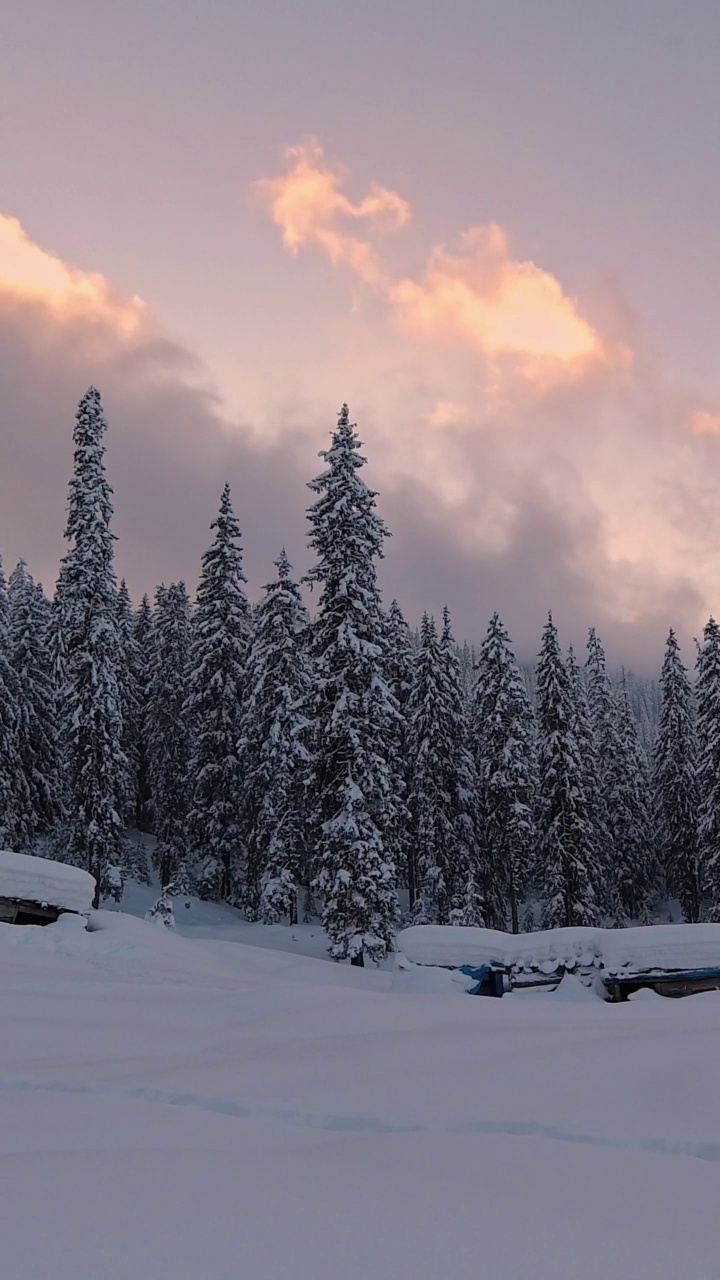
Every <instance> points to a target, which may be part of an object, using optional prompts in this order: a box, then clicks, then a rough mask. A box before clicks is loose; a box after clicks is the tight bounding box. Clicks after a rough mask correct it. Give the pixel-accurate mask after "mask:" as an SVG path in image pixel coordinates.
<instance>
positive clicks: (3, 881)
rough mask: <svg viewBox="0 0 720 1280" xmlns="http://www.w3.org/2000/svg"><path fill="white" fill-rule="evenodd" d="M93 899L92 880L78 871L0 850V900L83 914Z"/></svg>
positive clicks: (84, 872)
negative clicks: (12, 900) (8, 899)
mask: <svg viewBox="0 0 720 1280" xmlns="http://www.w3.org/2000/svg"><path fill="white" fill-rule="evenodd" d="M94 895H95V879H94V877H93V876H91V875H90V874H89V873H88V872H87V871H82V870H81V868H80V867H68V866H66V865H65V863H63V862H52V861H51V860H50V858H33V857H31V856H30V855H29V854H27V853H11V852H10V850H9V849H0V898H17V899H19V900H20V901H22V902H38V903H42V904H46V905H47V906H49V907H60V908H61V909H62V910H64V911H77V912H80V913H81V914H86V913H87V912H88V911H90V909H91V907H92V901H93V897H94Z"/></svg>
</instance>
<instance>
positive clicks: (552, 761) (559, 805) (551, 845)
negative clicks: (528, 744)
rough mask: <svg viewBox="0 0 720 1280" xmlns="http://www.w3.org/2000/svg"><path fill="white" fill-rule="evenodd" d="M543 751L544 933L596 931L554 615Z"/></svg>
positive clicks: (541, 668) (547, 637) (543, 692)
mask: <svg viewBox="0 0 720 1280" xmlns="http://www.w3.org/2000/svg"><path fill="white" fill-rule="evenodd" d="M537 719H538V729H539V749H540V784H539V795H538V834H539V846H540V857H541V886H542V897H543V924H544V927H545V928H550V929H554V928H558V927H562V926H570V925H592V924H595V922H596V907H595V897H594V894H593V888H592V878H591V874H590V871H589V862H590V859H591V857H592V840H591V832H590V830H589V826H588V818H587V798H586V796H585V785H584V775H583V765H582V761H581V759H580V752H579V748H578V743H577V741H576V739H575V735H574V733H573V730H572V721H573V697H572V690H571V687H570V677H569V675H568V670H567V666H566V663H565V660H564V658H563V655H562V652H561V650H560V645H559V643H558V634H557V629H556V627H555V625H554V623H553V620H552V615H550V616H549V617H548V621H547V624H546V626H545V630H544V632H543V641H542V647H541V649H540V655H539V660H538V665H537Z"/></svg>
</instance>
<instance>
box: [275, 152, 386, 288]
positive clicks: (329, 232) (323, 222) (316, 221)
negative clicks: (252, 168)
mask: <svg viewBox="0 0 720 1280" xmlns="http://www.w3.org/2000/svg"><path fill="white" fill-rule="evenodd" d="M285 155H286V159H287V161H288V168H287V172H286V173H284V174H282V175H281V176H280V177H279V178H263V179H261V180H260V181H259V182H256V183H255V190H256V191H257V192H258V194H259V195H260V197H261V199H263V200H264V201H265V203H267V205H268V207H269V208H270V213H271V217H272V219H273V221H274V222H275V223H276V224H277V226H279V227H280V229H281V230H282V237H283V244H284V245H285V248H286V249H289V250H290V252H291V253H293V254H296V253H297V252H298V250H299V249H300V248H302V246H303V245H306V244H316V245H318V246H319V247H320V248H321V249H323V250H324V251H325V252H326V253H327V255H328V257H329V259H330V261H331V262H332V263H333V265H335V266H337V265H339V264H341V263H342V264H345V265H346V266H348V267H350V268H351V269H352V270H353V271H355V272H356V274H357V275H358V276H359V277H360V278H361V279H362V280H364V281H365V282H366V283H368V284H376V283H379V282H380V281H381V279H382V274H383V273H382V271H381V268H380V265H379V263H378V260H377V257H376V254H375V251H374V249H373V247H372V245H371V244H370V243H369V242H368V241H367V240H363V239H360V238H359V237H357V236H355V235H352V234H350V233H349V232H348V231H347V230H346V229H345V224H346V223H347V222H353V221H355V222H361V223H365V224H366V225H367V226H368V227H369V228H371V229H372V231H373V232H375V233H378V232H388V231H396V230H397V229H398V228H399V227H402V226H404V224H405V223H406V222H407V220H408V218H409V217H410V206H409V204H408V203H407V201H406V200H403V198H402V196H399V195H397V194H396V192H394V191H389V190H388V189H387V188H386V187H380V186H378V185H377V184H376V183H373V185H372V187H371V188H370V193H369V195H366V196H365V197H364V198H363V199H362V200H361V201H360V202H359V203H358V204H353V202H352V201H351V200H350V199H348V197H347V196H346V195H345V194H344V193H343V191H342V190H341V184H342V182H343V178H344V176H345V175H344V170H343V169H341V168H338V167H336V168H334V169H333V168H330V167H329V165H328V164H327V163H326V161H325V156H324V153H323V149H322V147H321V146H320V143H319V142H318V141H317V140H316V139H311V140H310V141H308V142H304V143H301V144H300V145H299V146H297V147H289V148H288V150H287V151H286V153H285Z"/></svg>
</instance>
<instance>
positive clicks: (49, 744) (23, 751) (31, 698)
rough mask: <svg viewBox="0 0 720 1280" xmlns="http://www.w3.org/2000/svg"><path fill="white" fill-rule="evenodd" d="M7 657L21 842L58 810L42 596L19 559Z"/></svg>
mask: <svg viewBox="0 0 720 1280" xmlns="http://www.w3.org/2000/svg"><path fill="white" fill-rule="evenodd" d="M8 604H9V632H8V644H9V651H8V652H9V658H10V663H11V666H12V668H13V670H14V672H15V678H16V706H17V722H16V723H17V738H16V741H17V750H18V755H19V761H20V768H21V771H22V775H23V778H24V786H25V787H26V788H27V790H28V801H29V803H28V807H27V811H26V815H25V823H24V826H25V831H24V837H25V839H24V844H25V846H26V847H28V848H30V847H32V846H33V845H34V843H35V841H36V840H37V838H38V837H39V836H46V835H48V833H49V832H51V831H52V830H53V828H54V827H55V825H56V824H57V822H58V821H59V820H60V817H61V814H62V786H61V781H60V758H59V749H58V741H59V740H58V726H57V714H56V705H55V686H54V681H53V672H52V658H51V653H50V646H49V634H48V612H49V604H48V601H47V600H46V599H45V597H44V596H43V594H42V588H39V587H38V586H37V585H36V583H35V582H34V581H33V579H32V577H31V575H30V574H29V573H28V571H27V567H26V565H25V562H24V561H22V560H21V561H20V563H19V564H18V565H17V567H16V568H15V569H14V570H13V572H12V574H11V575H10V585H9V591H8Z"/></svg>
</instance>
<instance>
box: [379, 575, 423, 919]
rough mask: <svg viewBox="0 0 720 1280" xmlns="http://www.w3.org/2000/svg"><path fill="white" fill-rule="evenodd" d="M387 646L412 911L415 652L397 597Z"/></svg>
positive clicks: (402, 859) (404, 873)
mask: <svg viewBox="0 0 720 1280" xmlns="http://www.w3.org/2000/svg"><path fill="white" fill-rule="evenodd" d="M385 648H386V657H385V678H386V680H387V683H388V686H389V688H390V692H391V693H392V695H393V697H394V699H395V702H396V704H397V708H398V711H399V712H400V714H399V716H397V717H395V719H394V720H393V722H392V725H391V730H392V738H391V739H388V748H389V761H388V763H389V765H390V767H391V769H392V771H393V775H394V778H393V781H392V783H391V786H392V789H393V792H394V794H395V796H396V798H397V801H398V805H397V815H396V816H397V823H398V830H397V832H396V835H395V838H394V843H395V847H396V866H397V872H398V879H399V880H400V881H402V882H404V884H405V886H406V887H407V891H408V899H409V904H410V909H411V911H412V909H413V906H414V904H415V899H416V898H417V866H416V858H415V847H414V843H413V839H412V829H411V827H412V824H411V820H410V812H409V808H408V795H409V784H410V777H409V754H408V722H407V707H408V700H409V698H410V693H411V690H412V682H413V662H414V657H415V654H414V648H413V642H412V636H411V634H410V628H409V627H408V624H407V622H406V621H405V618H404V617H403V614H402V610H401V609H400V605H399V604H398V602H397V600H393V601H392V602H391V604H390V608H389V609H388V611H387V614H386V615H385Z"/></svg>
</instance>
